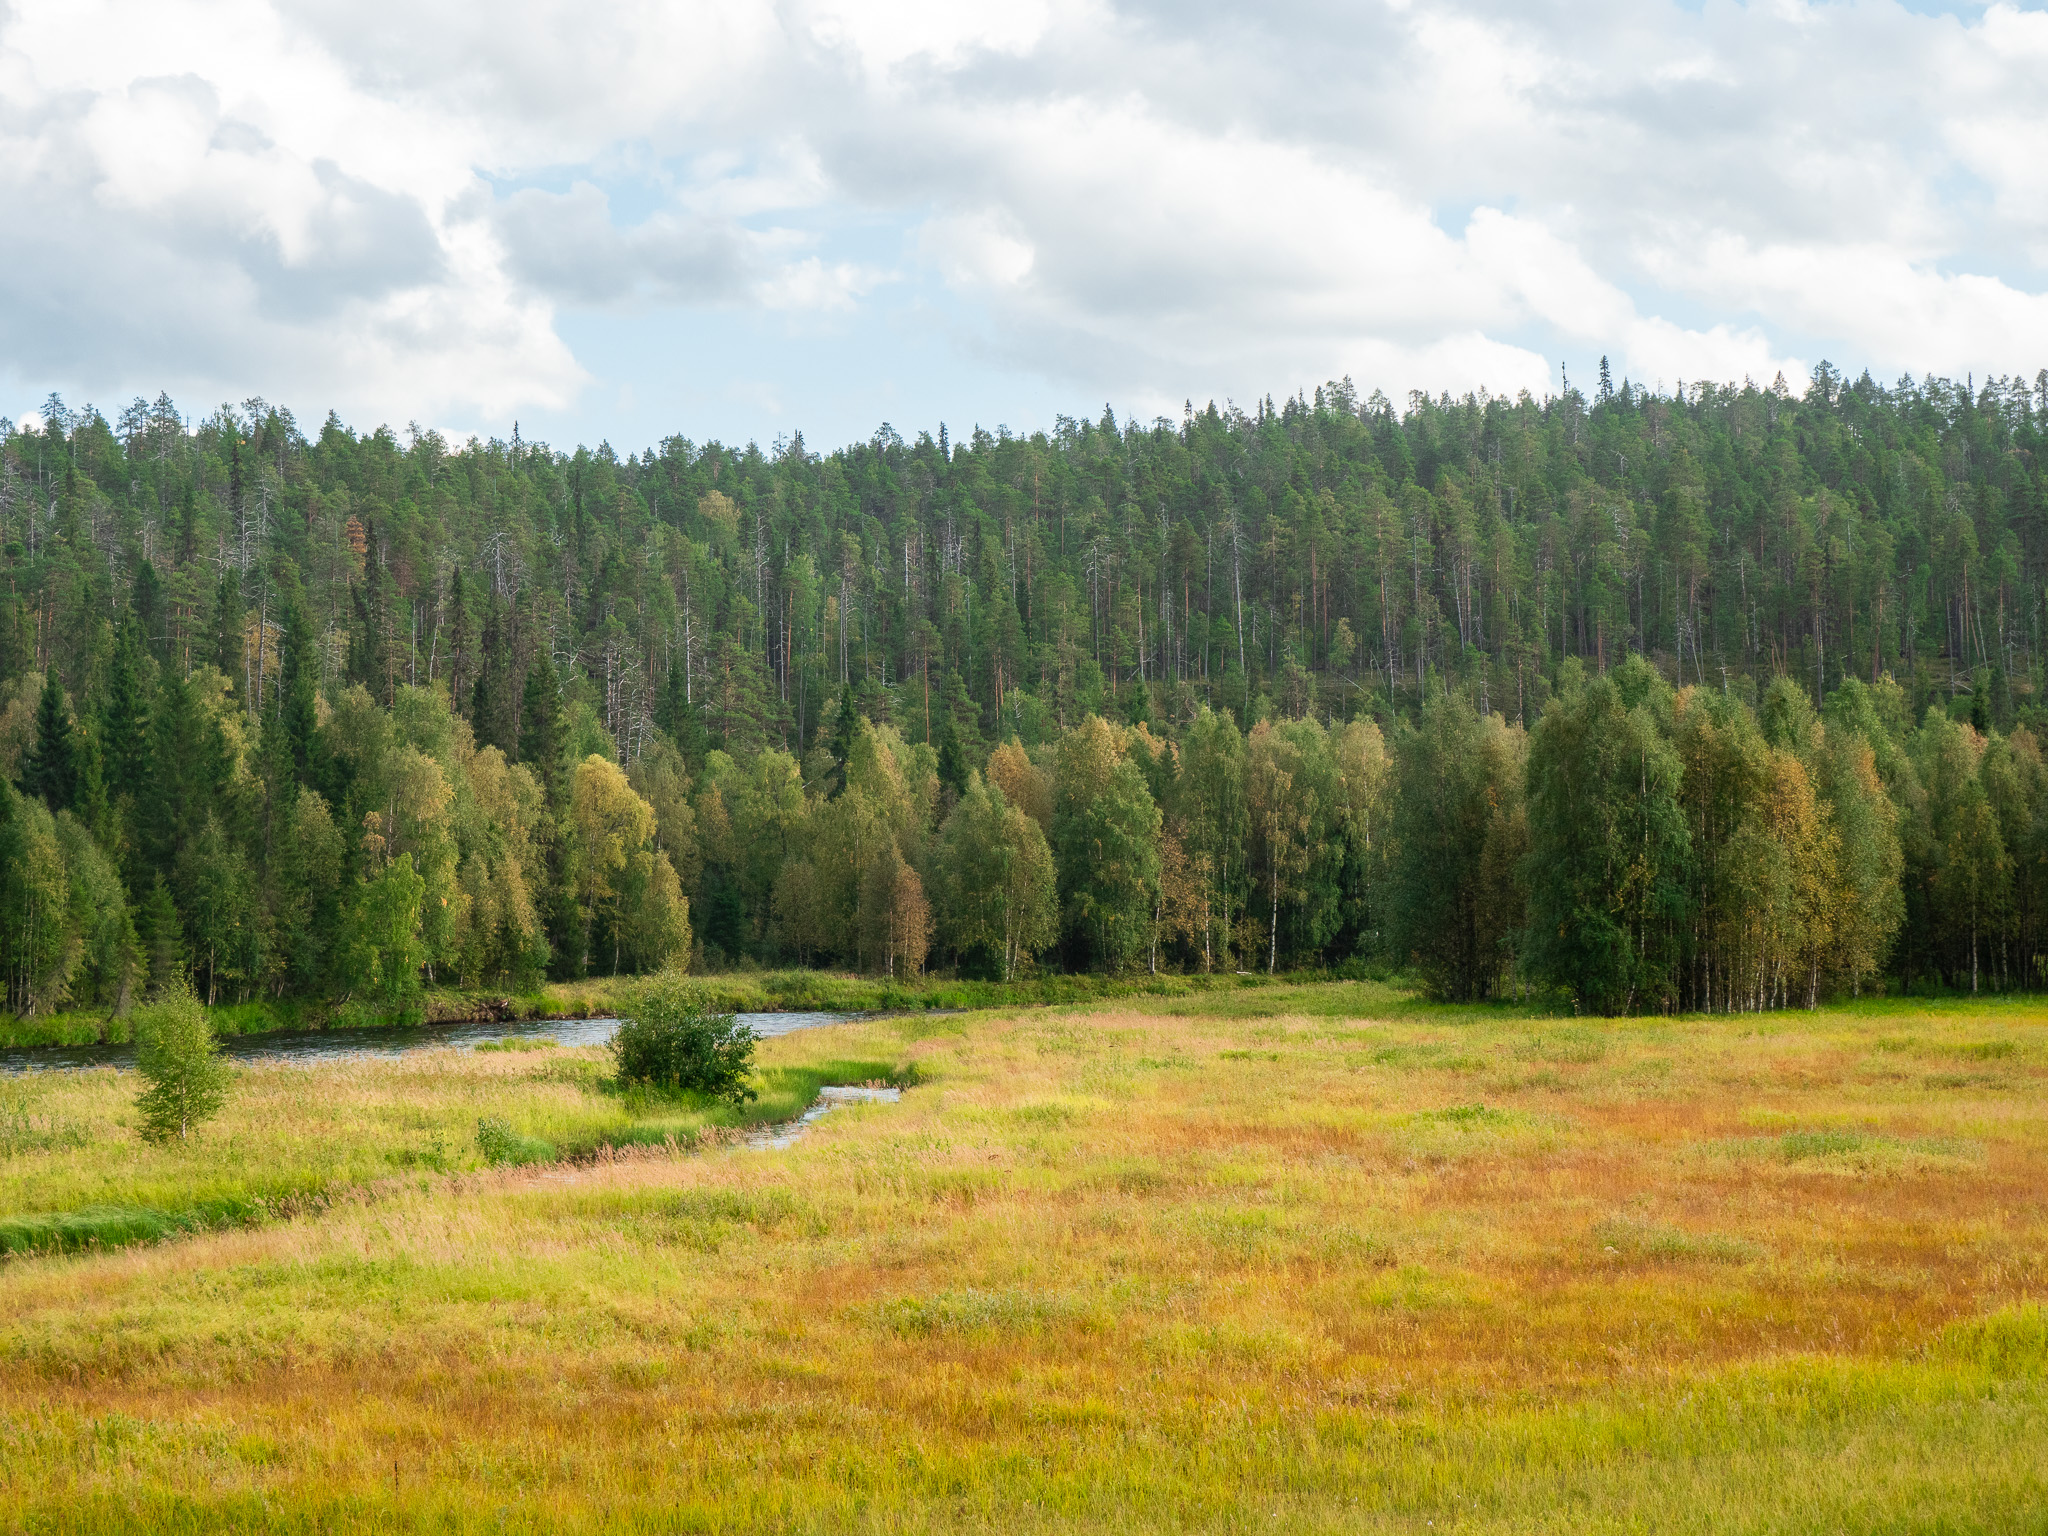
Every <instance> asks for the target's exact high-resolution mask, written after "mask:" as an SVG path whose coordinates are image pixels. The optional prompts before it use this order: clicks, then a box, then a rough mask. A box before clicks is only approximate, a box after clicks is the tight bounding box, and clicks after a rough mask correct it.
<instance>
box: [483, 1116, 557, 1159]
mask: <svg viewBox="0 0 2048 1536" xmlns="http://www.w3.org/2000/svg"><path fill="white" fill-rule="evenodd" d="M476 1147H477V1150H478V1151H479V1152H481V1153H483V1155H484V1161H485V1162H487V1163H489V1164H490V1165H491V1166H492V1167H493V1168H497V1167H502V1166H505V1165H507V1164H509V1165H511V1166H514V1167H517V1166H519V1165H521V1164H525V1163H551V1162H553V1161H554V1160H555V1145H554V1143H553V1142H551V1141H542V1140H541V1139H540V1138H539V1137H538V1136H522V1135H520V1134H519V1132H517V1131H515V1130H513V1129H512V1127H511V1125H510V1124H508V1123H507V1122H506V1121H503V1120H497V1119H491V1120H479V1121H477V1123H476Z"/></svg>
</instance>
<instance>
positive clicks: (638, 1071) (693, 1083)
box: [611, 973, 756, 1106]
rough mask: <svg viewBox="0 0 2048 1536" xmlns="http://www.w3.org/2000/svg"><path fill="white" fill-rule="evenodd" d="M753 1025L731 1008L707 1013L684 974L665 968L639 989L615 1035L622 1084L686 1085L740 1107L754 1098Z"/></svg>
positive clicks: (614, 1049)
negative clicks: (750, 1083) (749, 1082)
mask: <svg viewBox="0 0 2048 1536" xmlns="http://www.w3.org/2000/svg"><path fill="white" fill-rule="evenodd" d="M755 1039H756V1036H755V1034H754V1032H753V1030H751V1029H749V1028H748V1027H747V1026H746V1025H744V1024H742V1023H740V1021H739V1019H738V1017H737V1016H736V1015H734V1014H730V1013H707V1012H706V1011H705V1009H704V1006H703V1004H702V1003H700V1002H698V1001H697V999H696V997H695V996H694V995H692V994H691V993H690V992H689V991H688V989H687V988H686V986H685V983H684V982H683V979H682V977H681V976H680V975H677V974H674V973H664V974H662V975H660V976H657V977H656V978H655V979H654V980H653V981H651V982H649V983H648V984H647V986H646V987H644V988H643V989H642V990H641V993H640V996H639V999H638V1001H637V1002H636V1003H635V1005H634V1007H633V1010H632V1012H631V1013H629V1014H627V1015H625V1016H624V1017H622V1018H621V1019H620V1020H619V1030H618V1033H617V1034H615V1035H613V1036H612V1042H611V1052H612V1060H613V1062H614V1063H615V1064H616V1065H617V1067H618V1074H619V1081H620V1082H621V1083H626V1084H632V1083H645V1084H647V1085H649V1086H650V1087H654V1088H664V1089H669V1090H688V1091H689V1092H692V1093H701V1094H706V1095H708V1096H709V1097H711V1098H714V1099H723V1100H725V1101H726V1102H727V1103H728V1104H732V1105H734V1106H738V1105H741V1104H745V1103H747V1102H749V1101H750V1100H752V1099H753V1098H755V1097H756V1095H755V1093H754V1090H753V1089H751V1088H749V1087H748V1086H747V1074H748V1073H749V1072H751V1071H752V1070H753V1066H754V1044H755Z"/></svg>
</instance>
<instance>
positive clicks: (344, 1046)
mask: <svg viewBox="0 0 2048 1536" xmlns="http://www.w3.org/2000/svg"><path fill="white" fill-rule="evenodd" d="M856 1017H858V1015H856V1014H848V1013H743V1014H741V1015H740V1016H739V1019H740V1022H741V1023H742V1024H748V1025H751V1026H752V1027H753V1030H754V1033H755V1034H757V1035H759V1036H761V1037H762V1038H763V1039H766V1038H767V1037H769V1036H771V1035H787V1034H791V1033H793V1032H794V1031H796V1030H799V1029H817V1028H820V1027H821V1026H823V1025H826V1024H843V1023H845V1022H846V1021H847V1020H848V1019H851V1018H856ZM618 1027H619V1021H618V1020H617V1019H532V1020H527V1021H524V1022H519V1023H471V1024H421V1025H416V1026H414V1027H411V1028H399V1029H317V1030H299V1031H288V1032H280V1033H277V1034H266V1035H223V1036H221V1039H220V1049H221V1054H222V1055H223V1056H226V1057H228V1058H230V1059H231V1060H234V1061H249V1062H258V1061H302V1062H309V1063H310V1062H329V1061H346V1060H349V1059H350V1058H352V1057H359V1056H383V1057H392V1056H404V1055H406V1054H408V1053H410V1052H412V1051H428V1050H435V1049H447V1048H449V1047H455V1048H465V1047H469V1046H475V1045H480V1044H482V1043H483V1042H485V1041H487V1040H507V1039H527V1040H553V1041H555V1042H556V1043H557V1044H560V1045H603V1044H604V1043H605V1042H606V1041H607V1040H609V1039H611V1037H612V1035H613V1034H614V1032H616V1031H617V1029H618ZM134 1065H135V1047H134V1046H133V1045H37V1046H28V1047H25V1048H22V1049H20V1050H11V1051H0V1072H47V1071H55V1070H60V1069H63V1068H67V1067H69V1068H75V1067H121V1068H132V1067H133V1066H134ZM825 1091H826V1092H827V1093H830V1094H852V1095H854V1096H856V1097H864V1096H872V1095H871V1094H870V1092H869V1090H866V1089H858V1088H828V1089H826V1090H825ZM877 1091H880V1092H886V1093H888V1094H891V1095H893V1094H894V1092H895V1090H894V1089H888V1090H877ZM821 1104H822V1101H821ZM829 1107H830V1106H829V1105H824V1106H823V1107H819V1108H813V1109H812V1111H811V1115H817V1114H822V1113H823V1112H824V1109H825V1108H829ZM805 1118H806V1119H808V1118H810V1116H809V1115H807V1116H806V1117H805ZM793 1123H795V1124H801V1123H802V1122H800V1121H799V1122H793ZM778 1145H779V1143H778Z"/></svg>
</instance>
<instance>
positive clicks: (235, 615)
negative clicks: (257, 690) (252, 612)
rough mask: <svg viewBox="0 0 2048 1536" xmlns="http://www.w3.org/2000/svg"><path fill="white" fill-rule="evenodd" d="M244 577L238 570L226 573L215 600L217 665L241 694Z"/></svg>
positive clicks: (214, 661)
mask: <svg viewBox="0 0 2048 1536" xmlns="http://www.w3.org/2000/svg"><path fill="white" fill-rule="evenodd" d="M242 618H243V609H242V577H241V573H240V572H238V571H236V570H235V569H234V568H232V567H230V568H229V569H227V570H225V571H222V572H221V575H220V586H219V588H218V589H217V590H216V591H215V594H214V599H213V664H214V665H215V666H216V667H219V668H220V670H221V673H222V675H223V676H225V677H226V678H227V680H228V682H229V683H230V684H231V685H232V686H233V687H234V688H235V689H237V690H239V689H240V688H241V686H242V653H243V649H244V647H245V646H246V645H247V643H248V642H247V640H246V638H245V637H244V635H243V633H242Z"/></svg>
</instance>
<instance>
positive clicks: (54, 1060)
mask: <svg viewBox="0 0 2048 1536" xmlns="http://www.w3.org/2000/svg"><path fill="white" fill-rule="evenodd" d="M854 1017H857V1015H854V1014H846V1013H743V1014H741V1015H740V1016H739V1018H740V1022H741V1023H742V1024H748V1025H751V1026H752V1027H753V1030H754V1033H755V1034H757V1035H759V1036H761V1037H762V1038H763V1039H766V1038H767V1037H769V1036H771V1035H787V1034H790V1033H792V1032H794V1031H796V1030H799V1029H817V1028H819V1027H820V1026H822V1025H826V1024H843V1023H845V1022H846V1021H847V1020H848V1019H850V1018H854ZM618 1027H619V1021H618V1020H617V1019H533V1020H529V1021H526V1022H524V1023H494V1024H421V1025H417V1026H415V1027H412V1028H404V1029H320V1030H303V1031H292V1032H286V1033H278V1034H266V1035H223V1036H221V1040H220V1048H221V1054H222V1055H223V1056H226V1057H228V1058H230V1059H231V1060H235V1061H252V1062H253V1061H305V1062H321V1061H345V1060H348V1059H349V1058H351V1057H358V1056H386V1057H389V1056H403V1055H405V1054H407V1053H408V1052H411V1051H428V1050H434V1049H437V1048H439V1049H445V1048H448V1047H451V1046H453V1047H468V1046H474V1045H479V1044H481V1043H483V1042H484V1041H486V1040H506V1039H522V1038H523V1039H529V1040H553V1041H555V1042H557V1043H558V1044H561V1045H603V1044H604V1043H605V1042H606V1041H607V1040H609V1039H611V1037H612V1034H613V1032H614V1031H615V1030H617V1029H618ZM134 1065H135V1047H134V1046H133V1045H38V1046H28V1047H25V1048H23V1049H20V1050H11V1051H0V1072H43V1071H52V1070H56V1069H61V1068H66V1067H121V1068H130V1067H133V1066H134Z"/></svg>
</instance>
